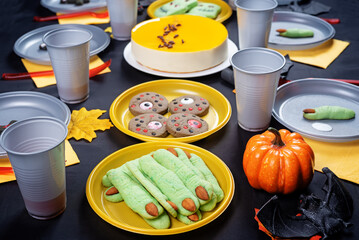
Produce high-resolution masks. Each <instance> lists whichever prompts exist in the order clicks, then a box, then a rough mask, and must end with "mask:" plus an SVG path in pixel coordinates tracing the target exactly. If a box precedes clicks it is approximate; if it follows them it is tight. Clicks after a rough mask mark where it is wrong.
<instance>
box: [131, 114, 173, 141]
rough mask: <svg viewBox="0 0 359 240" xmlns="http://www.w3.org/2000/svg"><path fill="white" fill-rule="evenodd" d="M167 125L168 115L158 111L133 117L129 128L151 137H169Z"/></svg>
mask: <svg viewBox="0 0 359 240" xmlns="http://www.w3.org/2000/svg"><path fill="white" fill-rule="evenodd" d="M166 125H167V118H166V117H164V116H162V115H160V114H157V113H146V114H141V115H138V116H135V117H134V118H132V119H131V120H130V122H129V124H128V129H130V131H132V132H135V133H138V134H142V135H146V136H150V137H167V135H168V132H167V129H166Z"/></svg>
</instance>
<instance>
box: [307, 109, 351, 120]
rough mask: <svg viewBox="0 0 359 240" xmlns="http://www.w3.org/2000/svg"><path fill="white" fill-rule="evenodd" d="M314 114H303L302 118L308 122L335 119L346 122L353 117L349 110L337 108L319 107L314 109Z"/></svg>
mask: <svg viewBox="0 0 359 240" xmlns="http://www.w3.org/2000/svg"><path fill="white" fill-rule="evenodd" d="M314 110H315V113H303V117H305V118H306V119H309V120H321V119H336V120H347V119H351V118H354V117H355V112H354V111H353V110H351V109H348V108H344V107H338V106H321V107H317V108H314Z"/></svg>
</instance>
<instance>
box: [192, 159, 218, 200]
mask: <svg viewBox="0 0 359 240" xmlns="http://www.w3.org/2000/svg"><path fill="white" fill-rule="evenodd" d="M190 155H191V157H190V159H189V160H190V162H191V163H192V164H193V166H195V167H196V168H197V169H198V170H199V171H201V172H202V174H203V175H204V177H205V178H206V180H207V181H208V182H210V183H211V184H212V186H213V192H214V193H215V194H216V195H217V202H220V201H222V199H223V198H224V193H223V190H222V188H221V187H220V186H219V183H218V181H217V179H216V177H215V176H214V175H213V173H212V172H211V170H210V169H209V168H208V167H207V165H206V163H205V162H204V161H203V160H202V158H200V157H199V156H197V155H196V154H194V153H191V154H190Z"/></svg>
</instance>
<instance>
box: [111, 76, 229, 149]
mask: <svg viewBox="0 0 359 240" xmlns="http://www.w3.org/2000/svg"><path fill="white" fill-rule="evenodd" d="M148 91H149V92H157V93H159V94H161V95H163V96H164V97H166V98H167V100H168V102H170V101H171V100H172V99H174V98H176V97H180V96H183V95H198V96H201V97H204V98H205V99H207V100H208V102H209V103H210V108H209V111H208V114H207V115H205V116H203V117H202V119H204V120H205V121H206V122H207V123H208V127H209V128H208V131H206V132H204V133H201V134H197V135H194V136H189V137H182V138H174V137H172V136H170V135H169V136H168V137H166V138H158V137H150V136H145V135H142V134H138V133H135V132H132V131H130V130H129V129H128V123H129V122H130V120H131V119H132V118H133V117H135V116H134V115H132V113H131V112H130V111H129V110H128V106H129V104H130V100H131V98H132V97H134V96H135V95H137V94H139V93H141V92H148ZM231 113H232V109H231V104H230V103H229V101H228V100H227V98H226V97H225V96H223V95H222V94H221V93H220V92H218V91H217V90H215V89H214V88H212V87H210V86H208V85H205V84H202V83H198V82H194V81H188V80H179V79H165V80H156V81H150V82H146V83H142V84H139V85H137V86H134V87H132V88H130V89H128V90H126V91H125V92H123V93H122V94H121V95H119V96H118V97H117V98H116V99H115V100H114V101H113V103H112V104H111V107H110V118H111V121H112V122H113V124H114V125H115V126H116V127H117V128H118V129H119V130H120V131H122V132H123V133H126V134H127V135H129V136H132V137H134V138H137V139H140V140H143V141H146V142H149V141H160V142H166V141H175V142H186V143H190V142H194V141H198V140H200V139H203V138H205V137H207V136H209V135H211V134H212V133H214V132H216V131H218V130H219V129H221V128H222V127H223V126H224V125H226V123H227V122H228V121H229V118H230V117H231ZM164 116H165V117H169V116H170V113H167V114H165V115H164Z"/></svg>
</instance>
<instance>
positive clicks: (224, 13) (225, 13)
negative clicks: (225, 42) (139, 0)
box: [147, 0, 232, 22]
mask: <svg viewBox="0 0 359 240" xmlns="http://www.w3.org/2000/svg"><path fill="white" fill-rule="evenodd" d="M171 1H172V0H157V1H154V2H153V3H151V4H150V6H148V8H147V14H148V16H149V17H150V18H156V16H155V11H156V10H157V8H159V7H161V6H162V5H164V4H166V3H168V2H171ZM198 2H205V3H213V4H217V5H218V6H220V7H221V12H220V13H219V14H218V16H217V18H215V19H214V20H216V21H218V22H224V21H225V20H227V19H228V18H229V17H230V16H231V15H232V8H231V7H230V6H229V5H228V4H227V3H226V2H225V1H223V0H201V1H198Z"/></svg>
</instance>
